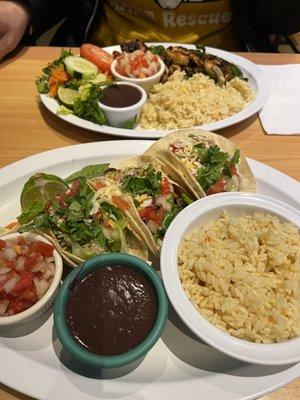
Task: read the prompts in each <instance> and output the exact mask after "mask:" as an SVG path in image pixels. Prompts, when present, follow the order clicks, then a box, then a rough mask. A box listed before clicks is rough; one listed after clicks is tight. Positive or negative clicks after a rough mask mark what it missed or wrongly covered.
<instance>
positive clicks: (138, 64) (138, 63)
mask: <svg viewBox="0 0 300 400" xmlns="http://www.w3.org/2000/svg"><path fill="white" fill-rule="evenodd" d="M148 67H149V64H148V61H147V60H146V59H145V57H144V55H143V54H142V55H140V56H137V57H136V58H135V59H134V60H133V61H132V62H131V69H132V71H134V70H136V69H138V68H148Z"/></svg>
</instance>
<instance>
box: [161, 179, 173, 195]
mask: <svg viewBox="0 0 300 400" xmlns="http://www.w3.org/2000/svg"><path fill="white" fill-rule="evenodd" d="M161 192H162V194H163V195H164V196H167V195H168V194H170V192H171V191H170V183H169V179H168V178H167V177H166V176H164V177H163V179H162V181H161Z"/></svg>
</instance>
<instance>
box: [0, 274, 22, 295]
mask: <svg viewBox="0 0 300 400" xmlns="http://www.w3.org/2000/svg"><path fill="white" fill-rule="evenodd" d="M19 280H20V277H19V275H14V276H13V277H12V278H10V279H9V280H8V281H7V282H5V283H4V285H3V289H4V291H5V292H6V293H10V292H11V291H12V290H14V288H15V287H16V284H17V283H18V282H19Z"/></svg>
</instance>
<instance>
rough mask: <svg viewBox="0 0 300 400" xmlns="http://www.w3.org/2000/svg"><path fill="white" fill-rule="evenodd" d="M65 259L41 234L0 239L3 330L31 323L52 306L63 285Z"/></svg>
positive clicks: (0, 296) (0, 289) (0, 288)
mask: <svg viewBox="0 0 300 400" xmlns="http://www.w3.org/2000/svg"><path fill="white" fill-rule="evenodd" d="M62 271H63V263H62V258H61V256H60V255H59V253H58V252H57V250H55V248H54V246H53V244H52V243H51V242H50V241H49V240H47V239H46V238H44V237H43V236H41V235H38V234H35V233H31V232H26V233H23V234H20V233H10V234H7V235H4V236H2V237H0V327H1V326H7V325H13V324H17V323H23V322H28V321H30V320H33V319H35V318H38V317H39V316H41V315H42V314H44V313H45V312H46V311H47V310H48V309H49V308H50V307H51V305H52V303H53V301H54V298H55V295H56V293H57V290H58V288H59V285H60V282H61V276H62Z"/></svg>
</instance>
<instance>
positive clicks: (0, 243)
mask: <svg viewBox="0 0 300 400" xmlns="http://www.w3.org/2000/svg"><path fill="white" fill-rule="evenodd" d="M5 247H6V243H5V240H2V239H0V250H2V249H4V248H5Z"/></svg>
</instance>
